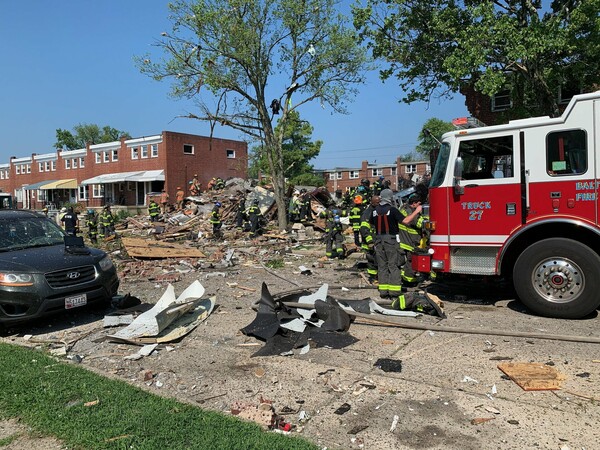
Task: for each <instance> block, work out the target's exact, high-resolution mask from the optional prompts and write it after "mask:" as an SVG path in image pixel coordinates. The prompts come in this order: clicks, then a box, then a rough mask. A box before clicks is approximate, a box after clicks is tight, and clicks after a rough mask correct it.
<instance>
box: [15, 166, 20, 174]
mask: <svg viewBox="0 0 600 450" xmlns="http://www.w3.org/2000/svg"><path fill="white" fill-rule="evenodd" d="M15 175H21V166H19V165H17V166H15Z"/></svg>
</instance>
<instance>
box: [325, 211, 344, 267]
mask: <svg viewBox="0 0 600 450" xmlns="http://www.w3.org/2000/svg"><path fill="white" fill-rule="evenodd" d="M336 212H337V211H336ZM327 222H328V223H327V226H326V230H325V231H326V234H325V255H326V256H327V257H328V258H340V259H344V257H345V256H346V252H345V248H344V234H343V229H342V223H341V222H340V216H339V215H337V214H333V215H331V216H330V218H329V219H328V220H327Z"/></svg>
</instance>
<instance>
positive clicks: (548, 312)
mask: <svg viewBox="0 0 600 450" xmlns="http://www.w3.org/2000/svg"><path fill="white" fill-rule="evenodd" d="M599 152H600V91H599V92H596V93H592V94H583V95H577V96H575V97H573V99H572V100H571V102H570V103H569V105H568V106H567V108H566V109H565V111H564V113H563V114H562V115H561V116H560V117H556V118H550V117H535V118H530V119H523V120H514V121H511V122H509V123H508V124H505V125H497V126H490V127H479V128H466V129H462V130H457V131H452V132H450V133H446V134H445V135H444V136H443V137H442V141H441V145H440V151H439V155H438V159H437V163H436V165H435V169H434V172H433V174H432V178H431V182H430V189H429V217H430V221H429V223H427V226H428V228H429V230H430V232H431V234H430V250H429V255H428V256H427V257H419V258H418V264H419V267H418V269H419V270H420V271H427V270H429V269H431V270H434V271H437V272H441V273H454V274H470V275H489V276H494V275H496V276H498V275H501V276H505V277H511V278H512V280H513V283H514V287H515V290H516V292H517V295H518V297H519V299H520V300H521V301H522V302H523V303H524V304H525V305H526V306H527V307H528V308H529V309H530V310H532V311H533V312H535V313H537V314H540V315H544V316H548V317H557V318H569V319H576V318H582V317H584V316H586V315H588V314H590V313H591V312H593V311H594V310H596V309H597V308H598V306H599V305H600V223H599V220H600V218H599V209H598V208H599V204H598V188H599V183H600V181H599V173H600V154H599Z"/></svg>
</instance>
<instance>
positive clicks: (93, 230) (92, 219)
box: [85, 205, 158, 245]
mask: <svg viewBox="0 0 600 450" xmlns="http://www.w3.org/2000/svg"><path fill="white" fill-rule="evenodd" d="M157 206H158V205H157ZM85 224H86V226H87V230H88V237H89V238H90V242H91V243H92V244H94V245H96V244H97V243H98V214H97V213H96V211H94V210H93V209H91V208H90V209H88V210H87V216H86V218H85Z"/></svg>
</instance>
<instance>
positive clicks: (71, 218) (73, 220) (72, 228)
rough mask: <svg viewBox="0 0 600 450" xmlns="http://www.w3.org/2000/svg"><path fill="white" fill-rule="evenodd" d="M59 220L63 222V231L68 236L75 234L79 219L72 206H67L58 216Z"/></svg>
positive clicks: (77, 229)
mask: <svg viewBox="0 0 600 450" xmlns="http://www.w3.org/2000/svg"><path fill="white" fill-rule="evenodd" d="M60 221H61V222H62V223H63V224H64V228H65V231H66V232H67V234H68V235H69V236H77V232H78V231H79V219H78V217H77V213H76V212H74V211H73V207H72V206H69V208H67V212H66V213H65V215H64V216H62V217H61V218H60Z"/></svg>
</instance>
